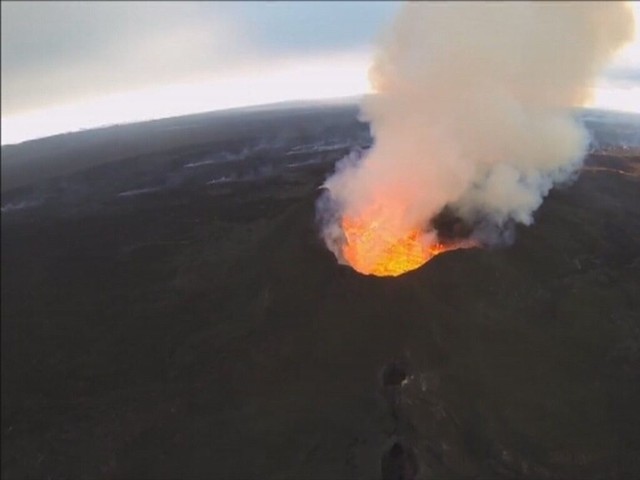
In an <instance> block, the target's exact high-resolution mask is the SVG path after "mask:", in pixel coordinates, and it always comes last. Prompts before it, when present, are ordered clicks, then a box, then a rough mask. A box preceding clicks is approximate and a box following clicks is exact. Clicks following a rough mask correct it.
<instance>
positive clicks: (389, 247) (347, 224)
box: [340, 204, 477, 277]
mask: <svg viewBox="0 0 640 480" xmlns="http://www.w3.org/2000/svg"><path fill="white" fill-rule="evenodd" d="M398 213H399V212H398ZM385 214H386V215H385ZM389 217H391V218H393V209H390V208H389V204H385V207H381V206H378V207H377V208H371V209H369V210H368V211H367V212H366V213H365V214H363V215H361V216H348V215H345V216H343V217H342V221H341V223H340V226H341V229H342V233H343V238H344V240H343V243H342V252H341V253H342V257H343V259H344V261H345V262H346V263H348V264H349V265H350V266H351V267H352V268H353V269H354V270H356V271H358V272H360V273H363V274H366V275H376V276H379V277H387V276H390V277H396V276H399V275H402V274H403V273H406V272H409V271H411V270H415V269H417V268H419V267H421V266H422V265H424V264H425V263H426V262H428V261H429V260H431V259H432V258H433V257H435V256H436V255H438V254H440V253H443V252H446V251H449V250H456V249H459V248H470V247H474V246H477V244H476V243H474V242H472V241H471V240H461V241H455V242H447V243H443V242H440V241H438V240H437V237H436V235H435V233H434V232H425V231H423V229H421V228H419V227H412V228H402V227H400V228H399V226H398V225H396V224H395V222H393V221H385V219H386V218H389Z"/></svg>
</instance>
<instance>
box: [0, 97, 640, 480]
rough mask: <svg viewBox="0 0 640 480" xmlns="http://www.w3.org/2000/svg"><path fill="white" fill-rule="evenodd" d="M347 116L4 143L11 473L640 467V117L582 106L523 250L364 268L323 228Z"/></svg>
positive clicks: (283, 115)
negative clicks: (393, 270)
mask: <svg viewBox="0 0 640 480" xmlns="http://www.w3.org/2000/svg"><path fill="white" fill-rule="evenodd" d="M356 115H357V109H356V107H354V106H325V107H313V108H312V107H299V108H293V109H287V110H284V109H283V110H274V111H266V110H265V111H258V112H242V111H240V112H231V113H224V114H215V115H197V116H191V117H185V118H182V119H171V120H163V121H158V122H149V123H145V124H140V125H131V126H122V127H112V128H107V129H103V130H99V131H95V132H91V131H88V132H81V133H77V134H70V135H64V136H59V137H53V138H50V139H44V140H39V141H35V142H29V143H26V144H23V145H18V146H10V147H3V148H2V173H3V178H2V185H3V191H2V321H1V325H2V397H1V399H2V438H1V440H2V469H1V476H2V478H3V479H7V480H9V479H22V478H42V479H47V478H50V479H63V478H74V479H93V478H113V479H145V478H149V479H176V478H184V479H210V478H220V479H222V478H229V479H249V478H255V479H258V478H259V479H284V478H288V479H298V480H299V479H307V478H309V479H312V478H313V479H376V478H378V479H383V480H390V479H396V480H400V479H404V480H409V479H430V478H469V479H487V478H504V479H511V478H524V479H572V480H573V479H578V478H580V479H586V478H593V479H596V478H619V479H629V478H639V477H640V408H638V405H640V209H639V206H640V154H639V153H638V151H639V150H638V149H637V148H635V149H634V148H633V147H634V144H633V143H634V142H635V141H637V138H636V137H637V136H638V132H639V131H640V129H638V128H637V127H638V124H637V123H635V124H632V125H631V126H629V124H628V123H626V122H627V120H628V119H626V120H625V121H612V120H610V119H609V117H607V116H605V115H603V114H601V113H598V112H592V113H590V114H589V115H587V116H586V117H585V122H586V123H587V125H588V126H589V128H590V130H591V131H592V133H593V137H594V147H593V149H592V152H591V154H590V156H589V157H588V158H587V161H586V165H585V168H584V169H583V170H582V171H581V173H580V175H579V177H578V179H577V181H576V182H574V183H573V184H572V185H570V186H566V187H564V188H561V189H555V190H554V191H552V193H551V194H550V196H549V198H547V200H546V202H545V203H544V205H543V206H542V207H541V209H540V210H539V211H538V212H537V214H536V223H535V224H534V225H533V226H532V227H529V228H521V229H519V230H518V232H517V240H516V243H515V244H514V245H512V246H510V247H506V248H502V249H491V250H488V249H487V250H483V249H471V250H458V251H453V252H449V253H445V254H442V255H440V256H438V257H436V258H435V259H434V260H432V261H430V262H429V263H427V264H426V265H424V266H423V267H422V268H420V269H418V270H416V271H413V272H410V273H408V274H406V275H404V276H401V277H398V278H376V277H368V276H363V275H360V274H358V273H356V272H354V271H353V270H351V269H350V268H348V267H346V266H341V265H338V264H337V263H336V260H335V258H334V257H333V255H332V254H331V253H330V252H329V251H327V249H326V248H325V247H324V245H323V244H322V242H321V240H320V239H319V236H318V232H317V228H316V225H315V223H314V222H315V202H316V200H317V198H318V196H319V194H320V190H319V187H320V185H321V184H322V183H323V181H324V179H325V178H326V176H327V175H329V174H330V173H331V172H332V170H333V165H334V163H335V162H336V161H337V160H339V159H340V158H342V157H343V156H345V155H346V154H348V153H349V152H353V151H354V150H357V149H362V148H367V147H368V146H369V145H370V143H371V139H370V137H369V133H368V128H367V126H366V125H365V124H362V123H360V122H358V121H357V118H356ZM628 121H631V120H628ZM633 121H635V122H637V119H635V120H633ZM635 147H637V145H635Z"/></svg>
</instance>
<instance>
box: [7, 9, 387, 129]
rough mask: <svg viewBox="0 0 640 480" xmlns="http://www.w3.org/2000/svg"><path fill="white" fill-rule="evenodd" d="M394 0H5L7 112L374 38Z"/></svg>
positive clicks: (216, 73) (211, 74) (222, 72)
mask: <svg viewBox="0 0 640 480" xmlns="http://www.w3.org/2000/svg"><path fill="white" fill-rule="evenodd" d="M395 8H396V6H395V4H387V3H382V2H381V3H379V4H374V5H369V4H363V3H360V2H343V3H331V4H326V3H323V2H302V3H297V2H294V3H289V2H259V3H234V2H219V3H210V2H184V3H177V2H175V3H174V2H156V3H146V2H126V3H125V2H122V3H121V2H3V3H2V72H3V81H2V98H3V102H2V116H3V117H4V116H7V115H15V114H18V113H25V112H27V111H30V110H36V109H42V108H44V107H50V106H53V105H60V104H65V103H70V102H78V101H86V100H89V99H91V98H95V97H96V96H100V95H105V94H113V93H118V92H123V91H130V90H135V89H143V88H147V87H157V86H160V85H169V84H173V83H178V82H184V81H193V80H198V79H201V80H212V79H215V78H216V77H220V76H227V75H229V74H230V73H231V72H239V71H242V69H243V68H252V69H254V70H255V68H256V66H259V65H261V64H262V65H273V63H274V62H277V61H284V60H287V59H290V58H292V57H299V58H304V57H308V56H309V55H315V54H318V55H322V54H326V53H327V52H338V51H342V52H343V51H344V50H345V49H349V48H354V49H357V48H360V47H364V46H366V45H368V44H369V43H370V42H371V40H372V38H373V35H374V34H375V31H376V30H377V25H378V24H380V23H382V22H383V21H384V19H385V18H386V17H387V16H388V13H389V12H392V11H393V10H394V9H395Z"/></svg>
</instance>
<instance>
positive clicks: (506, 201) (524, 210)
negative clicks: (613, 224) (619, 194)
mask: <svg viewBox="0 0 640 480" xmlns="http://www.w3.org/2000/svg"><path fill="white" fill-rule="evenodd" d="M385 33H386V35H385V36H384V37H383V38H382V42H381V48H380V49H379V50H378V52H377V55H376V57H375V61H374V64H373V66H372V67H371V70H370V72H369V75H370V81H371V84H372V87H373V90H374V91H375V93H376V94H375V95H372V96H370V97H369V98H366V99H365V100H364V101H363V104H362V115H363V118H364V119H365V120H368V121H370V123H371V130H372V134H373V136H374V139H375V142H374V145H373V147H372V149H371V150H370V151H369V152H368V153H367V154H366V155H365V156H364V157H363V158H361V159H358V161H351V160H350V159H345V161H343V162H341V163H340V164H339V165H338V167H337V170H336V173H335V174H334V175H333V176H332V177H331V178H329V179H328V180H327V182H326V183H325V187H326V189H327V193H326V194H325V197H324V198H322V199H321V201H320V202H319V214H320V216H322V217H323V222H324V226H323V236H324V238H325V241H326V243H327V245H328V247H329V248H330V249H331V250H332V251H333V252H334V253H335V254H336V256H337V257H338V259H339V260H341V261H344V259H343V258H342V253H341V245H342V242H343V241H344V240H343V238H342V232H341V227H340V219H341V218H343V216H345V215H347V216H351V217H360V216H361V215H363V214H364V213H365V212H366V211H367V210H370V209H371V208H372V206H375V208H377V209H378V214H377V217H376V218H377V220H379V221H380V222H384V223H385V225H386V227H385V228H387V229H390V230H393V231H396V232H399V234H401V232H404V231H408V230H410V229H412V228H413V229H415V228H416V227H417V228H420V229H421V230H422V231H424V232H425V239H426V240H425V241H426V242H435V241H436V236H437V235H436V232H435V231H434V227H433V226H431V224H430V222H431V220H432V219H433V217H434V216H435V215H437V214H438V213H439V212H441V211H442V210H443V208H444V207H445V206H446V207H448V209H450V210H451V211H453V212H454V213H455V214H456V215H457V216H459V217H460V218H461V219H463V220H464V221H465V222H466V223H467V224H468V225H473V226H474V228H475V231H474V234H473V235H474V237H475V238H476V239H478V240H480V241H482V242H484V243H491V242H495V240H496V234H497V233H498V232H504V231H509V230H510V226H512V225H513V224H514V223H515V222H518V223H522V224H525V225H529V224H531V223H532V221H533V217H532V215H533V212H534V211H535V210H536V209H537V208H538V207H539V206H540V204H541V203H542V200H543V198H544V197H545V196H546V195H547V193H548V192H549V190H550V189H551V188H552V187H553V185H554V184H557V183H559V182H563V181H566V180H567V179H570V178H571V177H572V175H573V174H574V173H575V171H576V170H577V169H578V168H579V167H580V165H581V162H582V159H583V157H584V155H585V153H586V150H587V147H588V142H589V139H588V136H587V133H586V131H585V129H584V128H583V127H582V125H581V124H580V123H578V122H577V121H576V120H575V119H574V117H573V115H572V107H576V106H581V105H584V104H585V103H586V102H588V100H589V98H590V86H591V85H592V84H593V80H594V77H595V76H596V75H597V74H598V73H599V71H600V70H601V69H602V67H604V66H605V65H606V63H607V62H608V61H609V60H610V58H611V57H612V55H613V54H614V53H615V52H616V51H617V50H618V49H620V48H621V47H622V46H623V45H624V44H625V43H626V42H628V41H630V40H631V39H632V38H633V35H634V25H633V15H632V12H631V9H630V8H629V6H628V5H626V4H624V3H619V2H568V3H563V2H550V3H546V2H531V3H529V2H526V3H525V2H504V3H485V2H470V3H465V2H451V3H436V2H424V3H422V2H415V3H413V2H412V3H408V4H405V5H403V7H402V9H401V10H400V12H399V14H398V16H397V17H396V19H395V22H394V24H393V25H392V27H391V28H390V29H389V30H388V31H387V32H385Z"/></svg>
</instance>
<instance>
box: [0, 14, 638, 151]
mask: <svg viewBox="0 0 640 480" xmlns="http://www.w3.org/2000/svg"><path fill="white" fill-rule="evenodd" d="M399 7H400V4H399V3H398V2H378V1H376V2H359V1H356V2H308V1H304V2H302V1H301V2H273V1H260V2H180V3H177V2H176V3H174V2H31V1H30V2H7V1H3V2H2V4H1V8H2V12H1V14H2V16H1V21H2V30H1V35H2V42H1V48H2V52H1V53H2V55H1V63H2V144H3V145H5V144H12V143H19V142H21V141H25V140H28V139H33V138H39V137H44V136H48V135H53V134H57V133H64V132H69V131H76V130H81V129H87V128H93V127H98V126H104V125H112V124H116V123H127V122H132V121H139V120H148V119H154V118H165V117H171V116H176V115H184V114H189V113H197V112H205V111H212V110H219V109H225V108H233V107H242V106H249V105H260V104H266V103H275V102H280V101H288V100H304V99H308V100H313V99H328V98H336V97H352V96H356V95H362V94H364V93H368V92H369V91H370V89H369V84H368V80H367V69H368V67H369V65H370V62H371V58H372V52H373V49H374V45H375V42H376V39H377V38H378V37H379V35H380V34H381V33H382V32H383V30H384V28H385V26H386V25H388V24H389V23H390V21H391V20H392V18H393V16H394V13H395V12H396V11H397V10H398V8H399ZM633 8H634V11H635V15H636V24H637V25H638V24H640V22H639V20H638V19H639V18H640V2H636V3H634V4H633ZM638 29H640V28H637V30H638ZM636 37H637V38H636V41H635V42H634V43H633V44H632V45H631V46H630V47H628V48H627V49H626V50H625V51H623V52H621V54H620V55H619V56H618V58H616V59H615V60H614V62H613V63H612V65H611V66H610V67H609V68H608V70H607V71H606V72H605V74H603V76H602V77H601V78H600V79H599V80H598V84H597V85H595V86H594V87H595V88H596V95H595V102H594V106H596V107H599V108H609V109H616V110H624V111H634V112H637V113H640V39H639V38H638V35H636Z"/></svg>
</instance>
